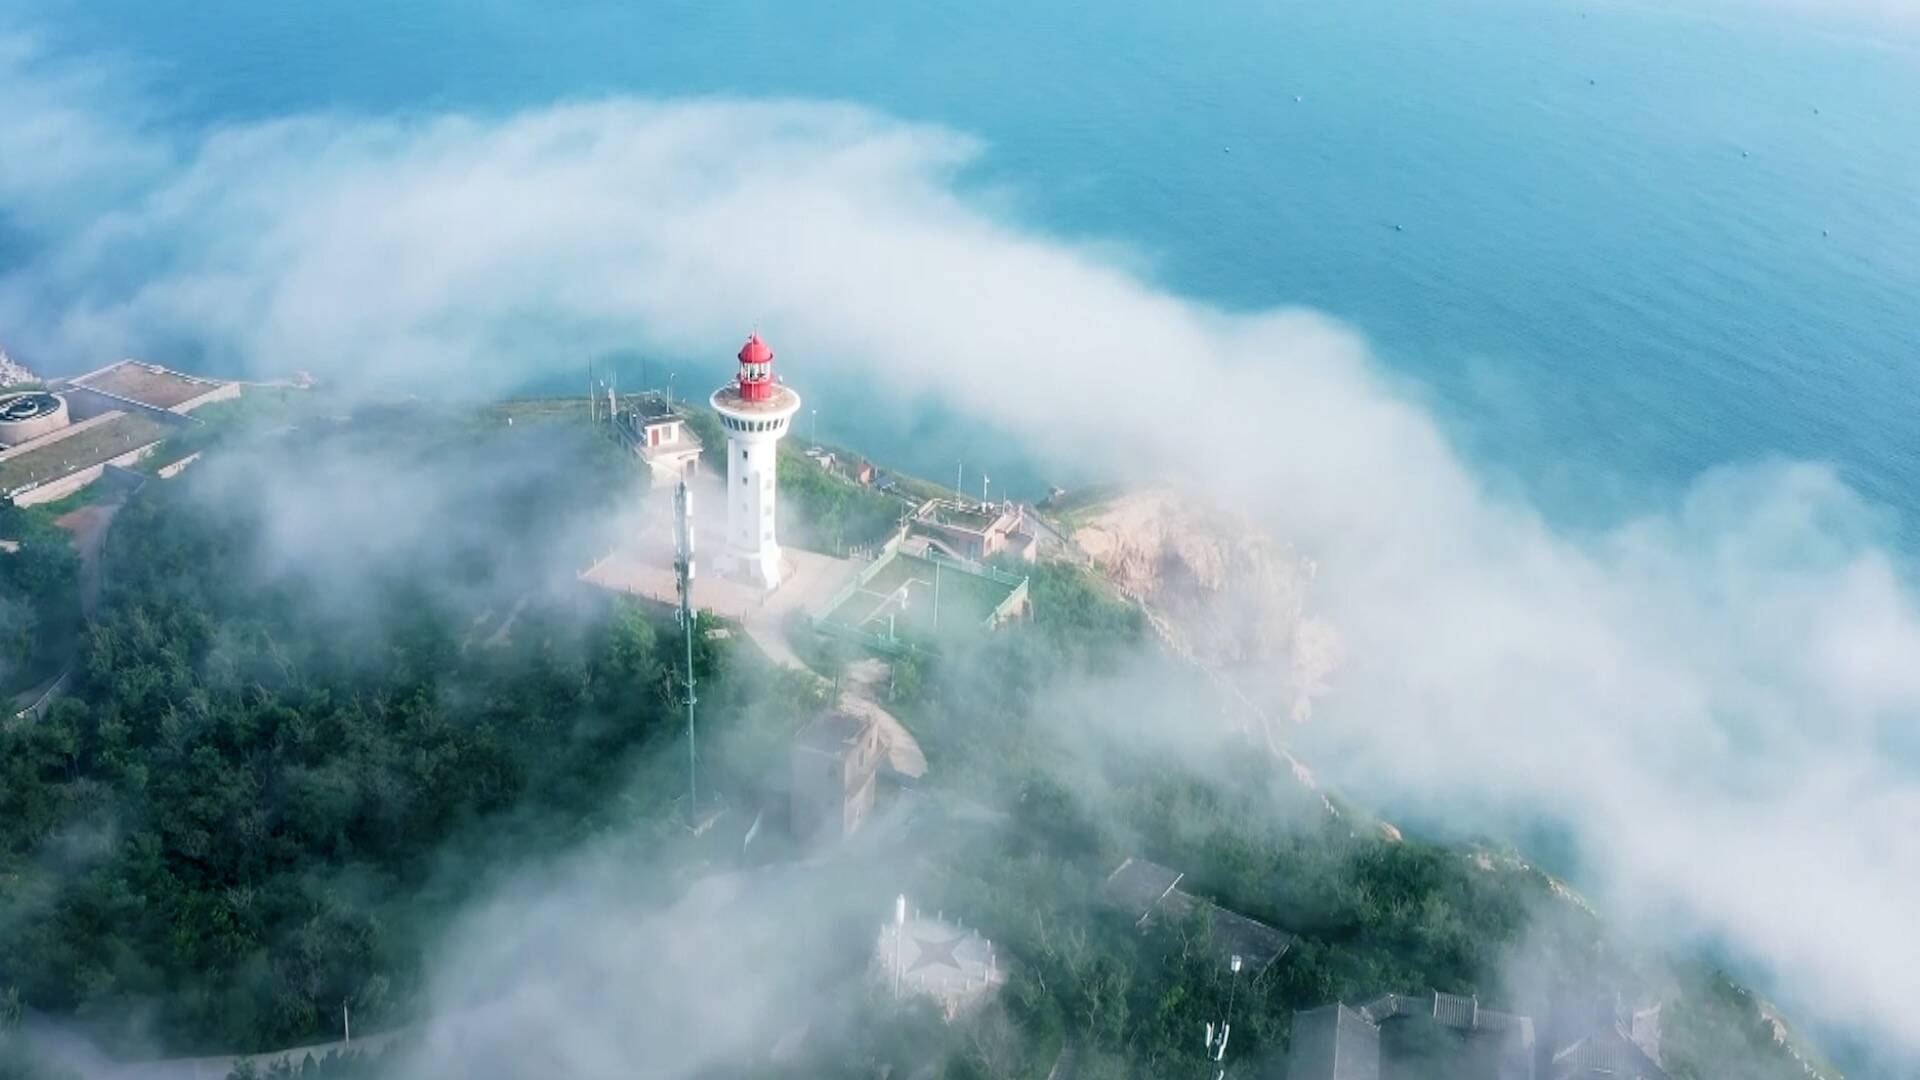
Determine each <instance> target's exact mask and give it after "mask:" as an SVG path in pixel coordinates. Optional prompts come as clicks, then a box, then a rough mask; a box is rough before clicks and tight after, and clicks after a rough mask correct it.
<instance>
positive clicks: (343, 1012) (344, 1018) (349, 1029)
mask: <svg viewBox="0 0 1920 1080" xmlns="http://www.w3.org/2000/svg"><path fill="white" fill-rule="evenodd" d="M340 1045H342V1046H352V1045H353V1016H352V1015H351V1014H349V1013H348V1012H347V999H346V998H341V999H340Z"/></svg>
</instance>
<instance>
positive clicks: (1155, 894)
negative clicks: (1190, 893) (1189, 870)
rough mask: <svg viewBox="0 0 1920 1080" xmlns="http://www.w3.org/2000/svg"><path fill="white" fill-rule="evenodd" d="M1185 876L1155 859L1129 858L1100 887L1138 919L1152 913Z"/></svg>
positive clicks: (1110, 900)
mask: <svg viewBox="0 0 1920 1080" xmlns="http://www.w3.org/2000/svg"><path fill="white" fill-rule="evenodd" d="M1185 876H1186V875H1184V874H1182V873H1180V872H1179V871H1178V870H1173V869H1169V868H1168V867H1165V866H1161V865H1160V864H1159V863H1156V862H1148V861H1147V860H1145V859H1135V858H1128V859H1127V860H1126V861H1125V862H1123V863H1121V864H1120V865H1119V866H1117V867H1115V868H1114V871H1113V873H1111V874H1108V875H1107V880H1106V882H1105V884H1103V885H1101V886H1100V895H1101V896H1102V897H1103V898H1104V899H1105V900H1106V901H1107V903H1109V904H1112V905H1113V906H1114V907H1117V908H1119V909H1120V910H1122V911H1125V912H1127V913H1128V914H1130V915H1132V916H1133V917H1134V919H1135V921H1138V920H1141V919H1145V918H1146V917H1147V916H1149V915H1151V914H1153V909H1154V908H1155V907H1157V906H1159V903H1160V901H1162V900H1164V899H1166V897H1167V894H1168V893H1170V892H1172V891H1173V889H1174V886H1176V885H1178V884H1180V879H1181V878H1182V877H1185Z"/></svg>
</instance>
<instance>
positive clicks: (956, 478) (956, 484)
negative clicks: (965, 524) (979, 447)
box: [953, 461, 967, 502]
mask: <svg viewBox="0 0 1920 1080" xmlns="http://www.w3.org/2000/svg"><path fill="white" fill-rule="evenodd" d="M966 466H967V463H966V462H965V461H956V462H954V463H953V493H954V494H955V495H957V496H959V497H960V500H961V501H962V502H965V501H966V498H967V496H966V489H965V488H963V487H961V486H960V479H961V477H963V476H965V475H966Z"/></svg>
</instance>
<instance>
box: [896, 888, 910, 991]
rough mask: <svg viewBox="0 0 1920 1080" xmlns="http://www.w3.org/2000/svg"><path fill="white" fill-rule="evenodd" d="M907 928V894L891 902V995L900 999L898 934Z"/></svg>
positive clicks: (902, 894)
mask: <svg viewBox="0 0 1920 1080" xmlns="http://www.w3.org/2000/svg"><path fill="white" fill-rule="evenodd" d="M906 928H907V894H906V893H901V894H900V896H899V898H898V899H896V900H895V901H894V902H893V997H894V1000H896V1001H898V1000H899V999H900V968H901V961H900V935H901V934H902V933H903V932H904V931H905V930H906Z"/></svg>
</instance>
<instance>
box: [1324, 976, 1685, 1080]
mask: <svg viewBox="0 0 1920 1080" xmlns="http://www.w3.org/2000/svg"><path fill="white" fill-rule="evenodd" d="M1558 1011H1559V1013H1560V1016H1559V1021H1560V1022H1559V1023H1557V1024H1556V1025H1554V1030H1555V1033H1556V1034H1555V1035H1553V1036H1552V1037H1550V1039H1549V1041H1548V1042H1547V1043H1546V1044H1545V1045H1544V1046H1543V1045H1541V1044H1540V1043H1539V1041H1538V1040H1537V1039H1536V1036H1535V1031H1534V1023H1533V1020H1532V1019H1531V1018H1530V1017H1526V1016H1520V1015H1517V1014H1514V1013H1505V1012H1498V1011H1495V1010H1493V1009H1487V1008H1483V1007H1481V1005H1480V1002H1479V999H1477V998H1472V997H1461V996H1459V995H1457V994H1442V993H1438V992H1435V993H1431V994H1417V995H1416V994H1383V995H1381V996H1380V997H1377V998H1375V999H1373V1000H1372V1001H1369V1002H1367V1003H1365V1004H1363V1005H1359V1006H1348V1005H1345V1004H1341V1003H1338V1002H1336V1003H1334V1004H1332V1005H1327V1006H1324V1007H1322V1008H1318V1009H1311V1010H1308V1011H1305V1012H1296V1013H1294V1014H1293V1038H1292V1043H1291V1046H1290V1047H1289V1049H1288V1052H1287V1073H1286V1075H1287V1078H1288V1080H1402V1078H1405V1080H1416V1078H1417V1080H1429V1078H1430V1077H1432V1076H1434V1075H1437V1073H1436V1070H1439V1071H1441V1072H1444V1074H1445V1075H1446V1076H1448V1077H1450V1078H1451V1077H1463V1078H1471V1080H1670V1078H1669V1077H1668V1075H1667V1072H1666V1070H1665V1069H1663V1068H1661V1066H1660V1063H1659V1057H1660V1030H1659V1012H1660V1011H1659V1009H1658V1008H1657V1007H1655V1008H1650V1009H1643V1010H1640V1011H1639V1012H1636V1013H1634V1014H1632V1015H1631V1016H1628V1015H1626V1014H1625V1013H1624V1012H1623V1011H1621V1010H1618V1009H1617V1008H1612V1009H1607V1010H1604V1012H1603V1013H1602V1012H1594V1011H1591V1010H1587V1009H1582V1008H1575V1009H1570V1010H1558ZM1395 1022H1408V1023H1410V1024H1424V1025H1430V1026H1431V1029H1434V1030H1439V1031H1443V1032H1447V1033H1451V1034H1452V1035H1454V1036H1455V1038H1454V1039H1453V1040H1451V1041H1450V1042H1447V1043H1442V1044H1441V1045H1440V1047H1439V1049H1438V1050H1435V1049H1434V1048H1432V1047H1428V1048H1427V1051H1426V1056H1424V1057H1422V1058H1420V1059H1418V1060H1407V1059H1405V1058H1404V1057H1403V1055H1402V1054H1400V1053H1397V1052H1396V1047H1395V1041H1394V1039H1393V1038H1392V1035H1393V1034H1394V1030H1393V1028H1392V1025H1393V1024H1394V1023H1395ZM1383 1036H1385V1037H1384V1038H1383ZM1436 1057H1440V1058H1445V1059H1446V1060H1445V1061H1444V1063H1443V1062H1442V1061H1440V1060H1436Z"/></svg>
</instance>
